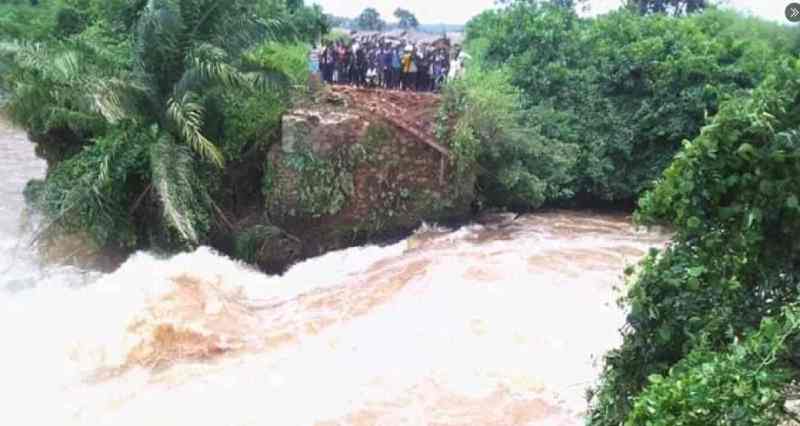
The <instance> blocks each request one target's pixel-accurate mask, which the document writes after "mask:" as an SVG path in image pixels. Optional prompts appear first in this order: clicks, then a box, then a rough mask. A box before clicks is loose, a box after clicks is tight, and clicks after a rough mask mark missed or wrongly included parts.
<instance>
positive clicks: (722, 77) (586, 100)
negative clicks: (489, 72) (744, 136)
mask: <svg viewBox="0 0 800 426" xmlns="http://www.w3.org/2000/svg"><path fill="white" fill-rule="evenodd" d="M753 30H755V31H753ZM791 40H795V41H794V42H792V41H791ZM798 40H800V38H798V32H797V31H796V29H795V28H785V27H780V26H778V25H775V24H768V23H765V22H762V21H759V20H758V19H755V18H743V17H740V16H738V15H736V14H735V13H734V12H727V11H717V10H709V11H707V12H705V13H702V14H694V15H691V16H688V17H672V16H667V15H663V14H654V15H646V16H640V15H638V14H635V13H631V12H627V11H625V10H620V11H617V12H613V13H611V14H609V15H606V16H601V17H598V18H596V19H581V18H579V17H578V16H577V15H576V14H575V12H574V11H573V10H571V9H569V8H564V7H558V6H555V5H553V4H551V3H542V2H528V1H517V2H512V4H510V5H509V6H508V7H506V8H504V9H501V10H494V11H488V12H485V13H483V14H482V15H480V16H478V17H476V18H474V19H473V20H472V21H471V22H470V23H469V24H468V28H467V46H468V50H469V51H470V52H471V53H472V54H473V55H474V56H477V60H478V61H480V62H482V63H484V64H485V65H484V66H485V68H487V69H503V70H505V71H506V72H508V74H509V76H510V81H511V83H512V84H513V85H514V86H515V87H517V88H519V89H520V90H521V91H522V100H523V108H524V109H525V110H526V112H527V114H528V119H527V121H528V122H529V123H533V125H534V126H537V127H538V132H539V133H540V134H541V135H542V137H545V138H547V139H551V140H555V141H559V142H561V143H565V144H574V145H578V146H579V154H578V159H577V163H576V165H575V167H574V168H573V169H572V170H570V171H569V173H571V174H572V175H573V177H574V179H572V183H571V184H570V186H569V187H568V188H566V189H567V190H568V191H569V192H571V193H574V194H577V195H578V196H581V197H589V198H591V199H595V200H608V201H624V200H633V199H635V198H636V197H637V196H638V195H639V194H641V193H642V192H643V191H645V190H647V189H648V188H649V187H650V184H651V182H652V180H653V179H654V178H655V177H656V176H658V175H659V174H660V173H661V172H662V171H663V170H664V169H665V168H666V167H667V166H668V165H669V164H670V162H671V161H672V157H673V155H674V154H675V152H677V151H678V149H680V146H681V141H683V140H684V139H687V138H693V137H695V136H696V135H697V134H698V133H699V131H700V128H701V127H702V126H703V125H704V124H705V122H706V119H707V117H709V116H713V115H714V114H716V112H717V110H718V109H719V105H720V103H721V102H723V101H724V99H725V98H726V97H731V96H736V95H737V92H738V91H740V90H746V89H751V88H753V87H755V86H756V85H757V84H758V83H759V82H760V81H762V80H763V79H764V77H765V76H766V75H768V74H769V73H770V72H772V71H773V70H774V69H775V67H776V66H777V64H779V63H780V62H781V60H782V58H785V57H788V56H789V55H790V54H791V53H792V52H793V51H796V45H795V44H794V43H796V41H798Z"/></svg>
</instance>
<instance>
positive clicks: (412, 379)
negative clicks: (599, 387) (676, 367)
mask: <svg viewBox="0 0 800 426" xmlns="http://www.w3.org/2000/svg"><path fill="white" fill-rule="evenodd" d="M3 132H4V133H3ZM32 148H33V147H32V145H30V144H29V143H27V142H26V141H25V140H24V137H22V136H21V135H20V134H19V133H14V132H11V131H8V130H5V131H3V130H0V154H2V156H1V157H0V177H2V179H3V182H5V183H6V185H5V186H4V187H3V188H2V189H0V191H2V193H0V195H1V196H2V197H3V200H4V202H3V203H2V205H1V206H0V270H4V271H6V272H5V273H4V274H2V275H0V336H3V345H2V348H0V377H2V381H0V401H2V409H0V424H4V425H5V424H13V425H115V426H116V425H137V426H140V425H183V424H191V425H237V426H239V425H241V426H245V425H282V426H283V425H320V426H329V425H577V424H581V422H582V421H581V412H582V411H583V410H585V408H586V403H585V401H584V392H585V389H586V387H587V386H589V385H590V384H591V383H592V381H593V380H594V379H595V378H596V377H597V374H598V372H599V367H598V365H596V363H595V360H597V359H599V357H600V356H601V355H602V353H603V352H604V351H605V350H607V349H609V348H611V347H613V346H615V345H617V344H618V343H619V334H618V332H617V329H618V328H619V327H620V326H621V324H622V322H623V319H624V316H623V313H622V312H620V311H619V310H618V308H617V307H616V306H615V304H614V300H615V298H616V297H617V295H616V294H615V293H614V291H613V287H614V286H615V285H618V284H620V283H621V271H622V269H623V267H624V266H625V265H626V264H630V263H632V262H634V261H636V260H637V259H639V258H640V257H641V256H642V255H643V254H644V253H645V252H646V251H647V250H648V249H649V248H650V247H654V246H659V245H661V244H663V243H664V241H665V237H663V236H660V235H654V234H648V233H643V232H637V231H635V230H634V229H633V228H632V227H631V226H630V224H629V218H626V217H622V216H592V215H589V214H576V213H567V212H558V213H548V214H541V215H533V216H528V217H524V218H521V219H519V220H517V221H515V222H509V221H501V222H500V223H498V224H495V225H485V226H484V225H472V226H469V227H465V228H462V229H460V230H457V231H447V230H442V229H436V228H424V229H423V230H420V231H419V232H418V233H417V234H416V235H414V236H413V237H411V238H409V239H407V240H405V241H402V242H400V243H398V244H395V245H392V246H388V247H359V248H353V249H349V250H344V251H340V252H335V253H330V254H328V255H326V256H322V257H320V258H316V259H312V260H309V261H307V262H304V263H302V264H299V265H297V266H295V267H294V268H293V269H292V270H291V271H289V272H288V273H287V274H286V275H284V276H282V277H268V276H266V275H263V274H261V273H258V272H256V271H254V270H252V269H250V268H248V267H246V266H245V265H242V264H239V263H237V262H233V261H231V260H229V259H226V258H225V257H223V256H220V255H218V254H216V253H214V252H213V251H212V250H210V249H207V248H201V249H199V250H197V251H195V252H194V253H186V254H181V255H178V256H175V257H173V258H170V259H159V258H155V257H153V256H151V255H149V254H145V253H140V254H137V255H135V256H133V257H132V258H131V259H129V260H128V261H127V262H126V263H125V264H124V265H123V266H122V267H121V268H120V269H119V270H117V271H116V272H114V273H111V274H105V275H103V274H98V273H88V272H84V271H80V270H77V269H75V268H58V267H44V266H42V265H40V264H39V262H38V261H37V260H36V257H35V254H34V253H33V252H32V250H30V249H27V248H26V245H25V244H20V242H24V240H25V237H24V236H23V234H21V233H20V231H19V224H20V215H21V211H22V209H23V202H22V196H21V191H22V188H23V186H24V183H25V182H26V181H27V180H28V179H30V178H33V177H38V176H41V175H42V174H43V172H44V168H43V164H42V163H41V162H39V161H37V160H35V159H34V157H33V155H32Z"/></svg>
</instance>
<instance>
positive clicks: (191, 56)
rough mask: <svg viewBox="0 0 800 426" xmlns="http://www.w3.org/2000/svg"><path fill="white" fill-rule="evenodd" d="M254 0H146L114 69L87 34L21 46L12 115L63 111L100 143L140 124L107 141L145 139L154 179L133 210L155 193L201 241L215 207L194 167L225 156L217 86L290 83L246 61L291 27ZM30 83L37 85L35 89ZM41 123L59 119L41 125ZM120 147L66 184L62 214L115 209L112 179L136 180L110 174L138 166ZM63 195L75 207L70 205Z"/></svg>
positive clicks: (184, 234) (22, 117)
mask: <svg viewBox="0 0 800 426" xmlns="http://www.w3.org/2000/svg"><path fill="white" fill-rule="evenodd" d="M251 3H252V2H249V1H246V0H148V1H147V2H146V4H144V5H143V8H142V10H141V11H138V16H139V17H138V21H137V23H136V25H135V27H134V28H133V29H132V30H133V31H132V33H133V37H132V38H133V47H132V61H131V63H132V65H131V66H129V67H128V68H127V69H125V70H122V71H120V70H113V72H109V70H108V67H107V65H108V64H105V65H106V67H103V65H104V64H103V61H102V60H98V58H100V59H102V57H103V52H102V48H97V47H96V46H92V45H91V43H90V42H87V41H85V40H79V39H76V40H70V41H68V42H63V43H60V44H51V45H49V46H46V47H42V46H39V45H27V46H18V47H16V50H17V51H16V56H15V57H16V66H17V68H16V71H15V73H16V74H17V78H16V87H13V88H12V89H13V90H14V95H13V96H12V99H11V102H10V105H9V110H10V111H11V116H12V118H14V119H15V120H16V121H17V122H20V123H21V124H23V125H25V126H26V128H28V129H32V128H36V127H37V126H36V125H35V124H36V123H33V122H31V120H32V119H33V118H34V117H39V118H41V117H43V116H47V117H55V116H59V117H61V118H62V120H61V121H59V123H58V124H59V125H61V124H63V125H66V127H67V128H71V129H72V132H73V133H78V135H79V137H78V139H80V140H82V141H83V142H84V143H85V142H87V141H88V140H89V139H91V140H93V141H94V143H95V144H97V143H98V139H101V138H103V137H107V136H108V135H109V134H113V135H119V134H120V133H119V132H108V131H107V129H113V128H117V129H131V128H135V129H138V130H137V131H136V132H134V133H136V134H138V135H139V136H138V137H133V138H131V137H125V138H119V140H116V141H111V142H109V143H108V144H107V145H108V146H116V145H120V144H137V145H138V148H141V146H145V147H146V150H145V151H144V152H147V154H146V155H145V157H146V158H144V159H143V162H144V163H146V164H147V170H145V171H143V172H142V171H138V173H139V174H141V175H144V176H143V179H144V180H145V181H147V180H149V183H148V184H146V185H144V188H141V190H142V191H141V193H140V194H132V195H133V196H130V197H128V201H129V203H130V204H131V205H130V206H128V207H130V210H128V211H127V212H133V211H134V210H135V209H136V207H137V206H138V205H139V203H140V202H141V201H142V198H143V197H144V196H146V195H148V194H155V195H156V196H157V199H158V201H159V202H160V203H159V204H160V206H161V210H162V218H163V220H164V221H165V223H166V225H168V227H169V228H170V229H172V230H174V231H175V232H176V233H177V236H178V237H179V238H180V240H181V241H182V242H183V243H185V244H186V245H189V246H193V245H197V244H199V243H200V242H201V241H202V239H203V235H202V234H203V229H204V228H203V226H202V222H203V221H204V219H203V218H208V217H210V216H212V215H210V214H208V211H209V210H210V209H211V207H212V206H213V201H212V200H211V198H210V197H209V195H208V191H207V189H206V188H204V187H203V185H202V182H201V179H199V178H198V176H196V171H197V170H198V168H200V167H203V166H202V163H204V164H208V165H210V166H212V167H214V168H217V169H221V168H223V167H224V162H225V159H224V156H223V154H222V152H221V150H220V148H219V147H218V145H217V144H215V142H214V141H213V140H212V138H210V137H208V136H207V132H206V131H205V130H204V126H205V124H206V120H207V118H209V117H207V115H208V111H209V105H210V102H211V100H212V99H211V97H210V93H211V89H216V88H219V87H223V88H224V87H228V88H230V87H237V88H241V87H245V88H251V89H256V90H267V89H271V88H274V87H276V86H281V85H284V84H286V82H285V79H284V78H282V76H281V75H279V74H277V73H275V72H270V71H269V70H264V69H255V68H248V66H247V64H245V63H243V61H242V57H243V54H244V53H245V52H246V51H247V50H248V49H250V48H252V47H253V46H254V45H255V44H257V43H259V42H261V41H264V40H267V39H276V38H279V37H281V36H282V35H284V34H285V28H283V26H282V25H281V22H278V21H275V20H272V21H268V20H265V19H262V18H259V17H257V16H256V15H255V13H254V8H253V6H252V5H251ZM0 50H2V47H0ZM6 50H9V47H8V46H7V48H6ZM98 63H99V65H98ZM11 80H12V81H13V80H14V78H12V79H11ZM36 87H39V89H36ZM26 90H28V91H34V92H37V90H38V92H37V93H36V94H35V95H36V96H33V95H32V94H31V93H26V92H25V91H26ZM78 117H80V118H81V119H82V121H85V122H90V123H91V124H92V125H91V126H90V127H89V128H88V129H86V128H84V126H82V125H81V124H80V123H77V122H75V121H72V120H73V119H76V118H78ZM92 120H95V121H98V120H99V121H100V124H98V123H95V122H93V121H92ZM38 127H39V128H41V129H52V128H53V127H54V126H51V125H46V124H43V123H39V125H38ZM56 127H57V126H56ZM125 133H126V134H131V132H129V131H126V132H125ZM104 135H105V136H104ZM89 145H91V143H89ZM122 151H123V150H121V148H120V149H117V148H114V149H107V150H106V151H105V152H103V158H102V159H101V160H100V161H99V167H97V170H94V171H93V172H96V173H94V174H93V176H94V178H95V181H94V184H92V185H90V187H88V188H87V185H86V182H82V183H81V184H80V185H78V184H74V183H73V185H74V186H73V187H71V188H69V191H66V192H64V191H62V192H64V195H63V196H62V197H60V198H58V199H59V200H61V202H62V205H60V206H59V207H58V209H56V210H57V213H58V217H57V218H56V219H60V218H62V217H65V216H67V214H68V213H69V211H71V210H73V209H83V208H85V203H87V202H91V203H96V204H97V206H96V207H97V209H96V210H98V211H107V210H109V208H108V206H104V205H102V204H103V203H104V199H113V198H114V197H113V196H111V194H107V195H109V196H108V197H102V196H97V194H98V193H102V192H103V190H104V189H109V188H114V186H112V185H108V182H109V180H111V179H128V178H129V176H112V174H114V173H117V174H119V173H123V174H125V173H136V171H131V170H130V169H129V168H128V169H126V168H124V167H121V166H119V164H117V163H120V162H122V161H124V160H125V159H124V158H122V157H124V156H122V155H120V154H119V152H122ZM139 151H140V150H137V152H139ZM118 166H119V167H118ZM121 170H127V172H126V171H123V172H120V171H121ZM141 178H142V176H140V180H141ZM60 184H61V185H64V184H68V183H67V182H61V183H60ZM109 190H110V189H109ZM75 193H79V194H84V195H85V196H74V195H75ZM64 200H71V203H72V204H75V205H63V202H65V201H64ZM56 204H58V203H56ZM81 204H83V205H81ZM117 210H119V209H117ZM123 213H125V212H123Z"/></svg>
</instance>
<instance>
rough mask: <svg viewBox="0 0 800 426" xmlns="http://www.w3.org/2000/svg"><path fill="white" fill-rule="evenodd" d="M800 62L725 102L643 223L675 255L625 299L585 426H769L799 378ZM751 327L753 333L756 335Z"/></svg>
mask: <svg viewBox="0 0 800 426" xmlns="http://www.w3.org/2000/svg"><path fill="white" fill-rule="evenodd" d="M798 117H800V62H798V61H797V60H791V61H786V62H784V63H782V64H780V66H778V67H776V69H774V71H773V74H772V75H770V76H768V77H767V78H766V79H765V80H764V82H763V83H762V84H761V85H760V86H759V87H758V88H757V89H756V90H755V91H753V93H752V94H748V95H742V96H740V97H736V98H732V99H730V100H728V101H726V102H724V103H723V104H722V105H721V107H720V110H719V113H718V114H717V115H716V116H715V118H714V119H713V121H712V122H711V123H710V124H709V125H708V126H706V127H704V128H703V130H702V132H701V134H700V135H699V136H698V137H697V138H696V139H694V140H693V141H691V142H686V143H685V144H684V148H683V150H682V151H681V152H680V153H679V154H678V155H677V156H676V158H675V161H674V162H673V163H672V165H671V166H670V167H669V168H668V169H667V170H666V172H665V173H664V175H663V178H662V179H661V180H660V181H659V182H658V184H657V186H656V187H655V189H654V190H652V191H651V192H649V193H648V194H647V195H645V196H644V197H643V198H642V200H641V201H640V207H641V208H640V211H639V214H638V217H639V220H640V221H642V222H644V223H651V222H661V221H668V222H670V223H671V224H672V225H673V226H674V227H675V229H676V231H677V235H676V237H675V239H674V243H673V244H672V245H671V246H670V247H669V248H668V249H667V250H666V251H665V252H663V253H660V254H653V255H651V256H650V258H649V259H648V260H647V261H646V262H645V263H644V264H643V265H642V271H641V273H640V274H639V276H638V278H637V279H636V281H635V282H634V283H633V286H632V287H631V289H630V290H629V292H628V295H627V296H626V298H625V302H626V304H627V305H628V306H629V309H630V314H629V316H628V324H627V326H626V329H625V333H624V343H623V345H622V347H621V348H619V349H617V350H615V351H612V352H611V353H610V354H608V356H607V360H606V368H605V372H604V375H603V380H602V384H601V387H600V389H599V392H598V394H597V397H596V399H595V402H594V409H593V412H592V416H591V421H590V424H592V425H609V426H610V425H619V424H622V423H623V422H627V423H626V424H631V425H640V424H654V425H668V424H685V425H698V426H699V425H730V424H741V425H778V424H781V422H782V421H786V420H787V419H789V418H791V416H792V415H790V414H789V412H788V410H787V409H786V408H785V403H786V401H788V400H791V399H792V398H794V396H793V395H794V394H795V392H794V391H793V390H792V388H793V386H794V384H795V381H796V379H797V378H798V377H800V364H798V363H797V361H796V360H797V356H798V354H800V347H799V346H798V343H800V340H798V335H799V334H798V333H799V332H800V324H798V322H797V311H796V308H794V307H793V306H794V305H795V304H796V303H797V301H798V297H799V296H800V294H799V292H800V286H798V284H800V281H798V273H800V267H798V265H800V263H798V261H800V246H799V245H798V239H797V238H796V236H797V235H798V234H799V233H800V202H799V201H798V199H800V192H798V188H800V155H799V154H798V152H800V122H798ZM759 326H760V329H759Z"/></svg>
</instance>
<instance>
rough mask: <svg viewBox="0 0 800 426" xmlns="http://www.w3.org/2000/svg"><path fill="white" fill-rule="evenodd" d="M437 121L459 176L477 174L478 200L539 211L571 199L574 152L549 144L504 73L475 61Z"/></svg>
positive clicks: (451, 89) (449, 91)
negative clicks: (557, 202)
mask: <svg viewBox="0 0 800 426" xmlns="http://www.w3.org/2000/svg"><path fill="white" fill-rule="evenodd" d="M441 108H442V109H441V111H440V114H439V119H438V121H439V122H438V126H437V133H438V137H439V139H440V140H442V141H443V142H444V143H445V144H446V145H447V146H449V147H450V149H451V151H452V152H453V154H454V156H453V161H454V163H455V167H456V170H457V171H458V172H459V173H465V172H466V171H470V170H476V171H477V172H478V177H479V181H478V186H479V196H480V197H481V198H483V199H485V200H486V201H487V202H488V203H490V204H493V205H505V206H510V207H515V208H536V207H539V206H541V205H542V204H544V203H545V202H546V201H554V200H560V199H563V198H567V197H569V196H571V195H572V193H571V192H570V190H569V185H570V183H571V181H572V179H573V178H574V173H575V171H574V169H573V166H574V164H575V163H574V159H575V154H576V151H577V150H576V147H575V146H574V145H570V144H565V143H561V142H559V141H556V140H552V139H549V138H548V137H547V136H546V135H545V132H544V131H543V128H542V126H543V124H544V123H543V122H539V121H538V119H537V118H538V117H534V116H532V115H530V114H526V111H524V110H523V109H522V107H521V93H520V92H519V90H518V89H517V88H515V87H514V86H513V85H512V84H511V83H510V80H509V75H508V72H507V71H506V70H503V69H499V70H491V71H487V70H484V69H483V68H482V67H481V64H480V62H478V61H477V60H476V62H473V63H472V64H471V67H470V69H469V71H468V72H467V74H466V76H465V77H464V78H463V79H461V80H456V81H454V82H452V83H451V84H449V85H448V86H447V87H446V89H445V92H444V100H443V103H442V107H441Z"/></svg>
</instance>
